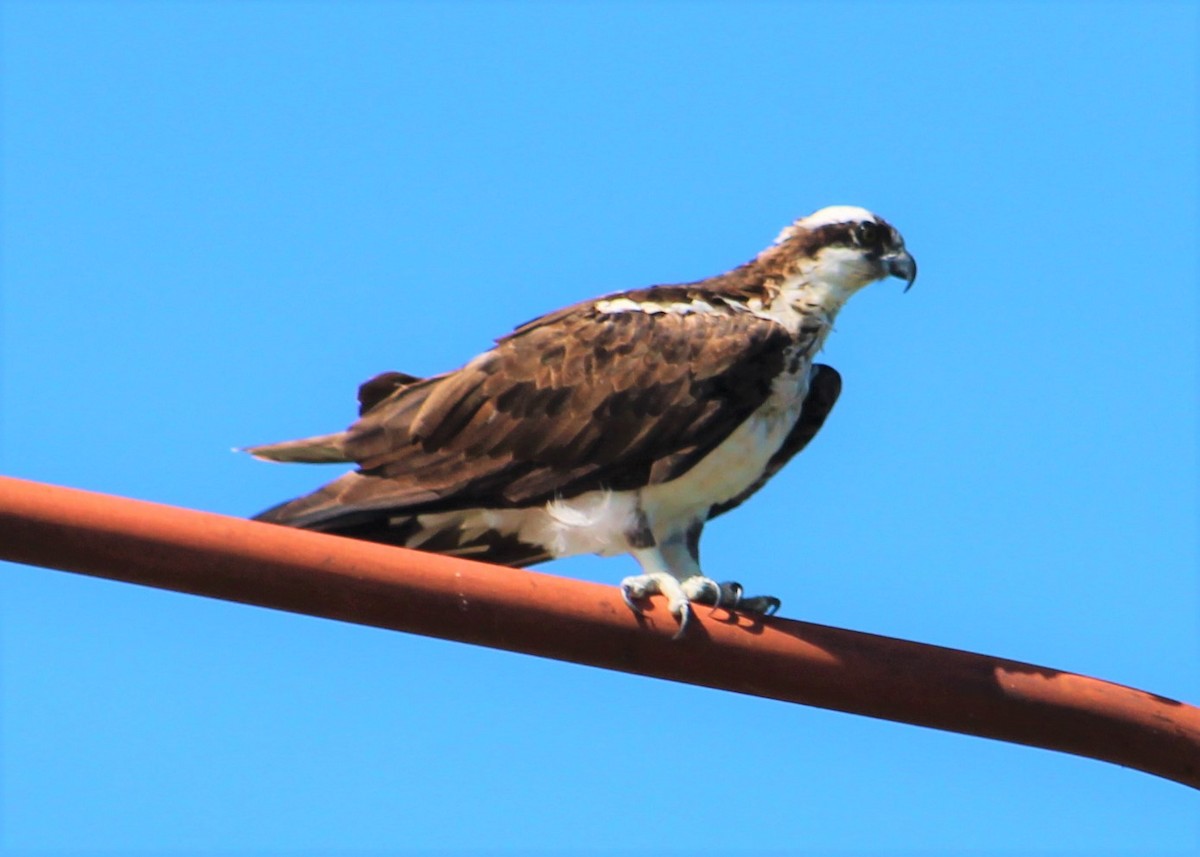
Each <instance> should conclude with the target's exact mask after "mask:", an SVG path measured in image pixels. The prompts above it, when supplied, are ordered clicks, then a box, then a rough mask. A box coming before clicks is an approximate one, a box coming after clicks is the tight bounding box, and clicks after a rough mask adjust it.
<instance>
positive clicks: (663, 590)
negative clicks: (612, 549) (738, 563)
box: [621, 571, 780, 639]
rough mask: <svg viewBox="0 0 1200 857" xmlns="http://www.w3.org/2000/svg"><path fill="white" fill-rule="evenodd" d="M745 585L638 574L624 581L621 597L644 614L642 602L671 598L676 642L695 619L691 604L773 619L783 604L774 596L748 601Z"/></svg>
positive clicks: (758, 597) (622, 582)
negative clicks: (676, 622) (652, 597)
mask: <svg viewBox="0 0 1200 857" xmlns="http://www.w3.org/2000/svg"><path fill="white" fill-rule="evenodd" d="M743 591H744V590H743V589H742V585H741V584H740V583H735V582H732V581H730V582H726V583H717V581H715V580H713V579H712V578H711V577H705V576H704V575H702V574H697V575H693V576H692V577H689V578H686V579H685V580H683V581H679V580H676V579H675V577H674V576H673V575H671V574H669V573H667V572H665V571H658V572H651V573H648V574H638V575H634V576H632V577H627V578H625V579H624V580H622V581H621V596H622V597H623V598H624V599H625V603H626V604H627V605H629V609H630V610H632V611H633V612H634V613H638V614H640V613H641V612H642V608H641V606H640V605H639V604H638V603H637V600H638V599H640V598H645V597H647V596H649V595H654V594H660V595H665V596H667V607H668V608H669V609H670V611H671V615H672V616H674V617H675V618H676V619H678V620H679V630H678V631H677V632H676V633H675V638H676V639H679V638H680V637H682V636H683V635H684V633H686V631H687V625H688V619H689V618H690V617H691V615H692V608H691V604H690V603H689V602H693V601H694V602H696V603H697V604H707V605H709V606H712V607H724V608H725V609H727V610H737V611H739V612H742V613H754V614H758V615H762V616H771V615H773V614H774V613H775V612H776V611H777V610H778V609H779V605H780V601H779V599H778V598H775V597H773V596H770V595H755V596H752V597H750V598H747V597H745V596H744V595H743V594H742V593H743Z"/></svg>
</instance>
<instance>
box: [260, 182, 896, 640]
mask: <svg viewBox="0 0 1200 857" xmlns="http://www.w3.org/2000/svg"><path fill="white" fill-rule="evenodd" d="M916 274H917V265H916V262H915V260H914V259H913V257H912V255H911V254H910V253H909V252H908V250H907V249H906V248H905V245H904V239H903V238H902V237H901V235H900V233H899V232H898V231H897V230H896V228H895V227H893V226H892V225H891V224H889V223H888V222H887V221H886V220H884V219H883V218H881V217H879V216H878V215H875V214H873V213H872V212H870V211H868V210H866V209H864V208H861V207H858V206H851V205H833V206H828V207H825V208H822V209H820V210H818V211H816V212H814V213H812V214H810V215H808V216H806V217H801V218H799V219H798V220H796V221H794V222H793V223H791V224H789V225H788V226H786V227H785V228H784V229H783V230H782V232H780V233H779V235H778V237H777V238H776V239H775V240H774V242H773V243H771V244H770V245H769V246H768V247H766V249H764V250H762V251H761V252H760V253H758V254H757V255H756V256H754V258H752V259H751V260H750V261H748V262H746V263H745V264H742V265H740V266H738V267H736V268H733V269H732V270H730V271H728V272H726V273H724V274H720V275H718V276H714V277H709V278H706V279H702V280H697V281H694V282H687V283H680V284H668V285H654V286H649V287H643V288H635V289H631V290H627V291H622V292H616V293H612V294H607V295H604V296H602V297H598V298H594V299H591V300H585V301H582V302H580V303H576V304H573V305H571V306H567V307H565V308H563V309H559V310H556V311H554V312H550V313H548V314H546V315H543V316H540V317H538V318H535V319H534V320H532V321H529V322H526V323H525V324H522V325H520V326H518V327H516V328H515V329H513V330H512V332H510V333H508V334H506V335H504V336H501V337H500V338H499V339H497V340H495V344H494V345H493V347H492V348H490V349H489V350H487V351H485V352H483V353H482V354H479V355H478V356H477V357H475V358H474V359H472V360H470V361H469V362H468V363H466V364H465V365H464V366H462V367H461V368H459V369H456V370H454V371H451V372H446V373H443V374H440V375H434V376H431V377H419V376H415V375H410V374H407V373H404V372H395V371H392V372H384V373H382V374H379V375H377V376H375V377H373V378H371V379H370V380H368V381H366V382H365V383H363V384H362V385H361V386H360V387H359V390H358V401H359V416H358V419H357V421H355V422H354V423H353V424H351V425H350V427H349V428H347V429H346V430H344V431H341V432H336V433H333V434H325V435H320V436H316V437H309V438H304V439H301V440H292V441H284V442H281V443H272V444H264V445H259V446H251V447H246V448H245V449H244V451H246V452H248V453H250V454H251V455H253V456H255V457H256V458H259V459H264V460H270V461H279V462H308V463H331V462H339V463H349V464H354V465H356V469H354V470H352V471H350V472H348V473H345V474H344V475H342V476H341V477H339V478H337V479H335V480H333V481H332V482H329V483H328V484H326V485H324V486H323V487H321V488H318V489H317V490H316V491H314V492H312V493H310V494H307V495H305V496H302V497H299V498H296V499H293V500H289V501H287V502H284V503H281V504H279V505H277V506H273V507H271V508H269V509H267V510H266V511H264V512H261V513H260V514H258V515H257V516H255V519H256V520H259V521H265V522H269V523H274V524H280V525H286V526H291V527H300V528H305V529H310V530H318V531H323V532H326V533H333V534H337V535H342V536H347V537H352V538H359V539H366V540H370V541H374V542H382V543H385V544H391V545H398V546H402V547H407V548H414V549H418V550H425V551H433V552H436V553H442V554H449V555H454V556H460V557H468V558H472V559H477V560H482V561H486V562H492V563H496V564H500V565H506V566H514V567H523V566H529V565H533V564H535V563H540V562H544V561H547V560H551V559H556V558H560V557H566V556H573V555H577V554H589V553H590V554H599V555H601V556H614V555H620V554H631V555H632V556H633V558H634V559H635V560H636V561H637V562H638V564H639V566H640V573H638V574H633V575H630V576H627V577H625V578H624V579H623V580H622V581H621V583H620V590H621V594H622V596H623V598H624V600H625V602H626V604H628V605H629V607H630V609H631V610H633V611H634V613H635V614H638V615H640V614H642V613H643V611H644V608H643V606H642V605H643V603H644V602H645V601H646V599H648V598H649V596H651V595H655V594H661V595H663V596H665V597H666V601H667V608H668V609H669V611H670V613H671V615H672V616H673V617H674V619H675V620H676V622H677V623H678V629H677V634H676V636H681V635H683V634H684V633H685V632H686V630H687V627H688V623H689V620H690V618H691V617H692V615H693V607H692V604H699V605H706V606H711V607H713V608H724V609H727V610H729V611H731V612H734V611H736V612H740V613H746V614H760V615H770V614H773V613H775V612H776V611H778V609H779V607H780V603H781V602H780V600H779V599H778V598H776V597H774V596H767V595H758V596H748V595H746V594H745V590H744V589H743V587H742V585H741V584H740V583H737V582H733V581H728V582H717V581H716V580H714V579H713V578H711V577H709V576H707V575H706V574H705V573H704V572H703V571H702V570H701V565H700V535H701V532H702V530H703V529H704V527H705V525H706V524H707V523H708V522H709V521H711V520H712V519H713V518H716V517H717V516H719V515H722V514H724V513H725V512H728V511H729V510H731V509H733V508H735V507H737V506H739V505H740V504H741V503H743V502H744V501H745V500H747V499H748V498H749V497H750V496H751V495H752V494H754V493H755V492H756V491H758V490H759V489H760V488H761V487H762V486H763V485H764V484H765V483H766V482H767V481H768V480H769V479H770V478H771V477H772V476H774V475H775V474H776V473H777V472H778V471H779V470H780V469H781V468H782V467H783V466H784V465H785V464H786V463H787V462H788V461H789V460H790V459H791V458H792V457H793V456H794V455H796V454H797V453H798V452H800V451H801V450H802V449H804V447H805V446H806V445H807V444H808V443H809V441H811V440H812V438H813V437H814V436H815V435H816V434H817V432H818V431H819V430H820V429H821V427H822V425H823V424H824V422H825V420H826V417H827V416H828V415H829V413H830V410H831V409H832V408H833V406H834V403H835V402H836V401H837V399H838V396H839V394H840V392H841V386H842V381H841V376H840V374H839V373H838V372H837V370H835V369H833V368H832V367H830V366H827V365H824V364H821V363H816V362H814V357H815V356H816V355H817V353H818V352H819V351H820V350H821V348H822V346H823V345H824V343H825V340H826V338H827V337H828V335H829V334H830V332H831V330H832V329H833V324H834V320H835V318H836V317H837V315H838V312H839V311H840V310H841V309H842V307H843V305H844V304H845V303H846V301H847V300H848V299H849V298H850V297H851V296H852V295H853V294H855V293H856V292H857V291H858V290H860V289H861V288H863V287H865V286H867V285H868V284H870V283H873V282H876V281H879V280H883V279H885V278H888V277H896V278H899V279H901V280H904V281H905V283H906V285H905V288H904V291H905V292H907V291H908V289H909V288H911V286H912V284H913V281H914V280H915V279H916Z"/></svg>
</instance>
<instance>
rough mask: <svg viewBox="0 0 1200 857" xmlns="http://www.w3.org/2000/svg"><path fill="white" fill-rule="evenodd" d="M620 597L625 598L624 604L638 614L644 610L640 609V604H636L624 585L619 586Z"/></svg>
mask: <svg viewBox="0 0 1200 857" xmlns="http://www.w3.org/2000/svg"><path fill="white" fill-rule="evenodd" d="M621 597H622V598H623V599H625V606H626V607H628V608H629V609H630V610H632V611H633V612H634V613H635V614H637V615H638V616H641V615H642V613H644V612H645V611H644V610H642V605H641V604H638V603H637V602H636V601H634V600H633V598H632V597H631V596H630V594H629V590H628V589H626V588H625V587H624V586H622V587H621Z"/></svg>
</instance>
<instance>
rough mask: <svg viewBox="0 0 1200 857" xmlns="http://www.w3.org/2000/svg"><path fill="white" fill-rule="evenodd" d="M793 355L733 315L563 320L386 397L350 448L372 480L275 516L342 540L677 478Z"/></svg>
mask: <svg viewBox="0 0 1200 857" xmlns="http://www.w3.org/2000/svg"><path fill="white" fill-rule="evenodd" d="M791 344H794V343H793V339H792V337H791V336H790V335H789V334H788V333H787V332H786V331H785V330H784V329H783V328H782V327H780V326H779V325H777V324H775V323H774V322H771V321H769V320H766V319H762V318H759V317H757V316H754V315H752V314H750V313H746V312H738V311H735V310H733V309H725V308H719V309H716V310H713V311H711V312H706V313H699V312H689V313H676V312H658V313H646V312H636V311H629V312H616V313H609V314H601V313H599V312H597V311H596V310H595V309H594V305H592V304H586V305H581V306H579V307H577V308H574V309H573V310H571V311H567V312H562V311H560V312H558V313H554V314H553V315H551V316H547V317H545V318H544V319H541V320H536V321H534V322H531V323H529V324H527V325H525V326H523V327H521V328H519V329H518V330H517V331H516V332H515V333H513V334H511V335H510V336H508V337H505V338H504V339H502V340H500V341H499V342H498V343H497V345H496V347H495V348H494V349H492V350H491V351H488V352H486V353H484V354H482V355H480V356H479V357H477V358H475V359H474V360H472V361H471V362H470V363H468V364H467V365H466V366H465V367H463V368H462V369H460V370H459V371H457V372H454V373H450V374H448V375H444V376H441V377H439V378H434V379H429V380H426V381H421V382H416V383H410V384H402V385H400V386H399V387H397V388H396V389H395V390H394V392H392V393H391V394H390V395H389V396H388V397H387V398H385V399H384V400H382V401H372V407H371V408H370V410H369V411H368V412H367V413H366V415H365V416H364V417H363V418H362V419H361V420H359V422H357V423H356V424H355V425H353V426H351V428H350V429H349V430H348V431H347V433H346V435H345V438H344V448H345V451H346V452H347V454H348V456H349V457H350V458H351V459H352V460H354V461H356V462H358V464H359V465H360V468H361V470H360V471H359V472H358V473H352V474H347V475H346V476H345V477H343V478H342V479H339V480H337V481H335V482H333V483H331V484H329V485H327V486H325V488H323V489H321V490H320V491H318V492H316V493H315V494H313V495H309V496H308V497H304V498H300V499H299V500H296V501H292V503H288V504H284V505H283V506H280V507H276V509H273V510H269V511H268V512H266V513H264V517H265V519H266V520H274V521H277V522H279V523H289V524H292V525H295V526H320V527H321V528H322V529H331V528H337V529H342V527H343V525H346V526H351V525H357V524H360V523H367V522H368V521H370V520H373V519H378V518H380V517H382V516H385V515H386V516H388V517H395V516H398V515H403V514H406V513H415V512H432V511H439V510H450V509H463V508H472V507H478V506H483V507H490V508H496V507H519V506H526V505H532V504H535V503H542V502H545V501H547V500H550V499H552V498H554V497H565V498H569V497H572V496H575V495H577V494H580V493H583V492H585V491H589V490H593V489H597V488H607V489H611V490H624V489H629V488H635V487H639V486H641V485H646V484H653V483H658V482H665V481H668V480H670V479H673V478H675V477H676V476H679V475H680V474H682V473H684V472H686V471H687V469H688V468H690V467H691V466H692V465H693V464H694V463H695V462H696V461H698V460H699V459H701V458H702V457H703V456H704V455H706V454H707V453H708V452H710V451H711V450H712V449H713V448H714V447H715V446H716V445H717V444H719V443H720V442H721V440H723V439H724V438H725V437H726V436H727V435H728V434H729V433H730V432H731V431H732V430H733V429H734V428H735V427H736V426H737V425H739V424H740V423H741V422H742V421H744V420H745V419H746V418H747V417H748V416H749V415H750V414H751V413H752V412H753V411H754V410H755V409H756V408H757V407H758V406H759V405H760V404H761V403H762V402H763V400H764V399H765V398H766V397H767V396H768V395H769V393H770V383H771V380H772V379H774V378H775V376H776V375H778V374H779V372H780V371H781V369H782V367H783V362H784V352H785V349H786V348H787V346H788V345H791ZM371 398H373V397H371Z"/></svg>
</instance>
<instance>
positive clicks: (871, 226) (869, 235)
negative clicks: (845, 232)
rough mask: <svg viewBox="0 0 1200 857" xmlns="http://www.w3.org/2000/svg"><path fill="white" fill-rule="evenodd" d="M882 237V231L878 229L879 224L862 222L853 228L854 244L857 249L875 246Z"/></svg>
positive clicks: (870, 221)
mask: <svg viewBox="0 0 1200 857" xmlns="http://www.w3.org/2000/svg"><path fill="white" fill-rule="evenodd" d="M882 235H883V231H882V230H881V229H880V228H879V224H878V223H875V222H874V221H873V220H864V221H863V222H862V223H860V224H858V226H856V227H854V243H856V244H858V246H859V247H875V246H877V245H878V244H879V240H880V238H881V237H882Z"/></svg>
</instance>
